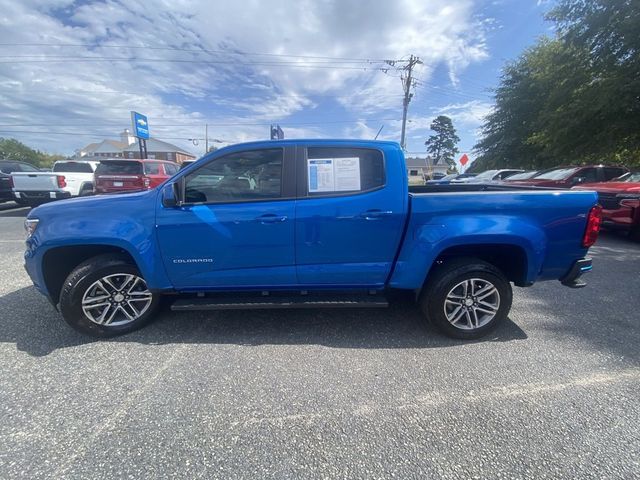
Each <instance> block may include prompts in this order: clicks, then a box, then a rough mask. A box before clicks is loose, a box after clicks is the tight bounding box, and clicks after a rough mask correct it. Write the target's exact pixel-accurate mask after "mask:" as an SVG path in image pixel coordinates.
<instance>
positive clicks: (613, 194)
mask: <svg viewBox="0 0 640 480" xmlns="http://www.w3.org/2000/svg"><path fill="white" fill-rule="evenodd" d="M574 189H577V190H595V191H596V192H598V202H599V203H600V205H601V206H602V208H603V210H602V220H603V224H604V225H605V226H608V227H616V228H623V229H625V230H628V231H629V235H630V236H631V237H632V238H634V239H635V240H640V172H633V173H627V174H625V175H623V176H622V177H619V178H616V179H614V180H611V181H609V182H599V183H585V184H582V185H580V186H579V187H574Z"/></svg>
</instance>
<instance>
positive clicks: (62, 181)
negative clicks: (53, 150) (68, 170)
mask: <svg viewBox="0 0 640 480" xmlns="http://www.w3.org/2000/svg"><path fill="white" fill-rule="evenodd" d="M56 179H57V180H58V188H64V187H66V186H67V179H66V178H64V175H56Z"/></svg>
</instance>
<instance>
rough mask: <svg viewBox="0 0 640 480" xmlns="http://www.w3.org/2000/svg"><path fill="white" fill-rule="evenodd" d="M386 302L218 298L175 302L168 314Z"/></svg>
mask: <svg viewBox="0 0 640 480" xmlns="http://www.w3.org/2000/svg"><path fill="white" fill-rule="evenodd" d="M388 306H389V302H388V301H387V299H386V298H384V297H375V296H371V295H362V296H346V295H345V296H338V297H328V296H326V297H316V298H313V297H311V296H306V295H305V296H298V297H275V296H274V297H270V296H267V297H219V298H189V299H178V300H176V301H175V302H173V304H172V305H171V310H173V311H175V312H184V311H191V310H263V309H264V310H270V309H285V308H386V307H388Z"/></svg>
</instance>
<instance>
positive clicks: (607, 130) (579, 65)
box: [473, 0, 640, 171]
mask: <svg viewBox="0 0 640 480" xmlns="http://www.w3.org/2000/svg"><path fill="white" fill-rule="evenodd" d="M633 3H634V2H632V1H631V0H560V2H559V4H558V6H557V7H556V8H555V9H553V10H552V11H551V12H550V13H549V14H548V16H547V18H548V19H550V20H552V21H554V22H556V28H557V35H556V38H555V39H549V38H543V39H541V40H539V41H538V43H537V44H536V45H535V46H533V47H531V48H529V49H527V50H526V51H525V52H524V53H523V54H522V55H521V56H520V57H519V58H518V59H517V60H516V61H515V62H513V63H510V64H508V65H507V66H506V67H505V68H504V70H503V75H502V77H501V80H500V85H499V86H498V88H497V89H496V91H495V101H496V104H495V108H494V110H493V112H492V113H491V114H490V115H489V116H488V117H487V120H486V121H485V123H484V125H483V127H482V137H481V139H480V141H479V142H478V143H477V144H476V146H475V150H476V153H477V160H476V161H475V162H474V165H473V170H476V171H478V170H482V169H486V168H496V167H497V168H499V167H505V166H514V167H515V166H519V167H523V168H546V167H551V166H555V165H559V164H568V163H577V164H580V163H582V164H586V163H593V162H610V163H626V164H628V165H634V164H635V165H639V164H640V129H639V128H638V125H640V59H639V48H640V40H639V39H640V35H638V34H637V32H639V31H640V13H639V9H638V7H637V2H636V6H635V7H633V5H632V4H633Z"/></svg>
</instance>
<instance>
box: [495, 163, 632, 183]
mask: <svg viewBox="0 0 640 480" xmlns="http://www.w3.org/2000/svg"><path fill="white" fill-rule="evenodd" d="M628 172H629V170H628V169H627V168H624V167H609V166H605V165H587V166H584V167H556V168H551V169H549V170H543V171H542V172H540V173H538V174H536V175H534V176H533V177H531V178H528V179H526V180H514V181H512V182H510V184H512V185H514V184H515V185H530V186H533V187H546V188H571V187H573V186H575V185H582V184H585V183H595V182H607V181H609V180H612V179H614V178H617V177H619V176H621V175H624V174H625V173H628ZM507 180H508V179H507Z"/></svg>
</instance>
